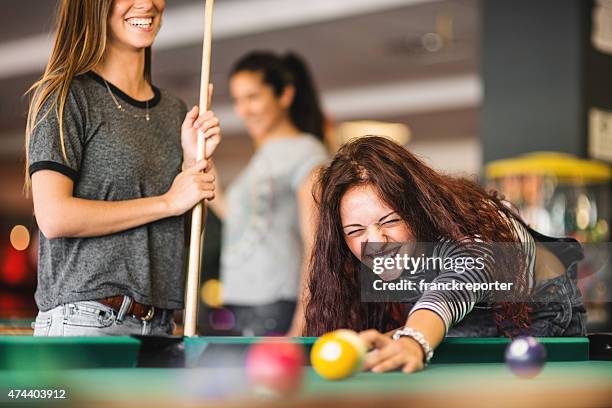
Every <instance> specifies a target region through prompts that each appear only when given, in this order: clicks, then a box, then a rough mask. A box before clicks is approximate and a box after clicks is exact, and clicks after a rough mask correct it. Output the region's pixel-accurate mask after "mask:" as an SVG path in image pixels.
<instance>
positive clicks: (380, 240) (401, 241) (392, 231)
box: [340, 184, 415, 280]
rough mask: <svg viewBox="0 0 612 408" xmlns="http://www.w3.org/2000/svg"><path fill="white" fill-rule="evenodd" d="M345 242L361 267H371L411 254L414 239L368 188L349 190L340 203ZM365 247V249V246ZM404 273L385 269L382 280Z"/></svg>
mask: <svg viewBox="0 0 612 408" xmlns="http://www.w3.org/2000/svg"><path fill="white" fill-rule="evenodd" d="M340 217H341V222H342V228H343V231H344V240H345V242H346V244H347V246H348V247H349V249H350V251H351V252H352V253H353V255H355V257H356V258H357V259H359V260H360V261H361V262H362V263H364V264H366V265H368V266H369V267H372V265H373V263H374V259H375V258H377V257H379V258H380V257H382V258H395V257H396V255H400V256H403V255H404V254H411V253H412V252H413V247H412V245H411V244H414V242H415V237H414V235H413V234H412V232H411V230H410V227H409V225H408V224H407V223H406V222H405V221H404V220H403V219H402V218H401V217H400V215H399V214H398V213H397V212H396V211H395V210H394V209H393V208H391V207H389V205H388V204H387V203H385V202H384V201H383V200H382V199H381V198H380V197H379V195H378V194H377V192H376V190H375V189H374V188H373V187H372V186H371V185H367V184H366V185H358V186H354V187H352V188H350V189H349V190H348V191H346V193H344V195H343V196H342V199H341V201H340ZM366 244H367V245H366ZM402 271H403V269H401V268H399V269H397V268H390V269H386V270H385V272H383V273H382V274H381V275H380V276H381V278H382V279H384V280H392V279H395V278H397V277H398V276H399V275H400V274H401V273H402Z"/></svg>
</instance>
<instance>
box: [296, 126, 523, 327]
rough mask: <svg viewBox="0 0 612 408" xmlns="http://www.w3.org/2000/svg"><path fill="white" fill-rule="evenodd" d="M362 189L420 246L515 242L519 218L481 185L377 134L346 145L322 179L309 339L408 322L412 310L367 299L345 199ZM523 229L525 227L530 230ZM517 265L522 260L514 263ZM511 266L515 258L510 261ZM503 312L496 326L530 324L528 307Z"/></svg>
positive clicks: (516, 305) (510, 274) (509, 274)
mask: <svg viewBox="0 0 612 408" xmlns="http://www.w3.org/2000/svg"><path fill="white" fill-rule="evenodd" d="M357 185H370V186H372V187H373V188H374V189H375V191H377V192H378V194H379V196H380V197H381V199H382V200H383V201H385V203H386V204H387V205H389V206H390V207H391V208H392V209H394V210H395V211H396V212H397V213H398V214H399V215H400V216H401V217H402V219H403V220H404V221H405V222H407V223H408V225H409V226H410V229H411V231H412V233H413V234H414V236H415V238H416V240H417V241H419V242H436V241H438V240H440V239H448V240H452V241H460V240H462V239H464V238H465V237H476V236H477V237H479V239H481V240H483V241H484V242H490V243H497V242H515V241H517V235H516V234H515V232H514V229H513V227H512V225H511V221H510V219H511V218H512V217H514V218H515V219H517V220H518V221H519V222H521V223H522V221H521V220H520V219H519V218H518V216H517V214H516V213H515V212H514V211H513V210H511V209H510V208H508V207H507V206H506V205H504V204H503V203H502V201H501V198H500V197H498V196H497V195H496V194H494V193H488V192H486V191H484V190H483V189H482V188H481V187H480V186H479V185H478V184H476V183H475V182H474V181H471V180H468V179H466V178H454V177H451V176H448V175H444V174H440V173H438V172H437V171H435V170H433V169H432V168H430V167H429V166H427V165H425V164H424V163H423V162H422V161H421V160H419V159H418V158H417V157H416V156H415V155H413V154H412V153H410V152H409V151H408V150H407V149H406V148H404V147H402V146H400V145H398V144H396V143H394V142H392V141H390V140H388V139H386V138H383V137H378V136H367V137H363V138H359V139H356V140H354V141H352V142H349V143H347V144H346V145H344V146H343V147H342V148H341V149H340V150H339V151H338V153H337V154H336V156H335V158H334V159H333V161H332V162H331V164H330V165H329V166H328V167H327V168H326V169H324V170H323V171H322V172H321V173H320V175H319V178H318V181H317V185H316V188H317V191H316V196H318V204H319V223H318V227H317V233H316V237H315V243H314V247H313V252H312V258H311V263H310V277H309V282H308V287H309V292H310V293H309V299H307V301H308V303H307V306H306V312H305V313H306V333H305V334H306V335H308V336H319V335H321V334H323V333H325V332H327V331H330V330H333V329H337V328H350V329H353V330H364V329H370V328H375V329H378V330H380V331H388V330H391V329H393V328H397V327H399V326H402V325H403V324H405V321H406V318H407V312H408V310H406V305H403V304H400V303H384V302H381V303H366V302H361V301H360V297H359V294H360V282H359V270H360V262H359V260H358V259H357V258H356V257H355V256H354V255H353V254H352V253H351V251H350V250H349V248H348V246H347V245H346V243H345V240H344V233H343V230H342V225H341V218H340V201H341V198H342V196H343V195H344V193H345V192H346V191H347V190H348V189H349V188H351V187H353V186H357ZM523 225H524V224H523ZM514 260H516V258H514ZM508 262H510V260H508ZM506 266H507V268H502V270H501V271H499V272H496V273H499V274H500V275H501V277H503V278H505V279H511V280H509V281H510V282H516V284H517V285H518V286H519V287H521V288H522V289H524V288H525V287H526V285H527V282H524V281H522V278H521V277H520V276H519V274H517V273H516V271H513V270H511V269H512V268H511V267H510V265H509V264H508V265H506ZM498 306H499V307H498V308H496V310H497V312H496V313H497V316H496V321H498V322H500V324H501V322H507V321H508V320H510V321H512V322H514V323H515V324H518V325H525V324H526V319H527V310H526V306H525V305H524V304H522V303H520V302H508V303H506V304H503V305H498Z"/></svg>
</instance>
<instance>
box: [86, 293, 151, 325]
mask: <svg viewBox="0 0 612 408" xmlns="http://www.w3.org/2000/svg"><path fill="white" fill-rule="evenodd" d="M96 302H98V303H102V304H103V305H106V306H108V307H110V308H112V309H113V310H114V311H115V312H117V313H119V309H121V305H122V304H123V296H111V297H107V298H104V299H97V300H96ZM125 314H126V315H131V316H134V317H136V318H138V319H140V320H142V321H145V322H146V321H149V320H151V319H152V318H153V316H155V306H151V305H144V304H142V303H138V302H136V301H135V300H134V299H132V303H131V304H130V307H129V308H128V310H127V312H126V313H125Z"/></svg>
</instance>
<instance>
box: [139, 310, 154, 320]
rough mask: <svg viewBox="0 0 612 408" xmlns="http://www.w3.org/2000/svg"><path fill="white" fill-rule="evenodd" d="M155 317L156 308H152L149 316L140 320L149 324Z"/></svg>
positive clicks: (148, 313)
mask: <svg viewBox="0 0 612 408" xmlns="http://www.w3.org/2000/svg"><path fill="white" fill-rule="evenodd" d="M153 316H155V306H151V308H150V309H149V311H148V312H147V315H146V316H145V317H142V318H141V319H140V320H142V321H143V322H148V321H149V320H151V319H152V318H153Z"/></svg>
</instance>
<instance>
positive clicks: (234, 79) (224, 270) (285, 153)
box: [213, 52, 327, 335]
mask: <svg viewBox="0 0 612 408" xmlns="http://www.w3.org/2000/svg"><path fill="white" fill-rule="evenodd" d="M230 93H231V96H232V98H233V101H234V108H235V111H236V113H237V114H238V116H239V117H240V118H241V119H242V121H243V122H244V124H245V126H246V129H247V131H248V133H249V136H250V137H251V138H252V140H253V142H254V144H255V150H256V151H255V155H254V156H253V157H252V158H251V160H250V162H249V163H248V165H247V166H246V168H245V169H244V170H243V171H242V173H241V174H240V175H239V176H238V177H237V179H236V180H235V181H234V183H233V184H232V185H231V186H230V188H229V189H228V192H227V198H226V205H224V206H223V208H222V209H221V211H218V212H221V213H222V216H223V213H224V214H225V216H224V232H223V247H222V254H221V279H222V282H223V298H224V303H225V305H226V306H228V307H229V308H230V309H231V310H232V311H233V312H234V314H235V316H236V321H237V327H236V328H237V331H238V332H240V333H242V334H243V335H264V334H284V333H286V332H288V331H289V329H290V327H291V325H292V324H294V325H301V322H298V321H295V322H294V316H302V315H303V313H301V312H300V313H296V309H298V310H301V304H300V303H299V302H296V300H297V299H298V296H299V292H300V290H301V289H300V287H301V282H302V271H303V270H304V269H305V263H306V262H305V260H306V259H307V258H308V254H309V253H310V246H311V241H312V236H313V231H312V225H313V216H312V211H313V207H314V205H313V196H312V180H313V173H314V170H315V169H316V168H317V167H318V166H320V165H322V164H324V163H325V162H326V161H327V152H326V150H325V147H324V146H323V143H322V142H321V141H322V139H323V114H322V111H321V108H320V106H319V100H318V96H317V92H316V90H315V87H314V84H313V82H312V79H311V77H310V75H309V73H308V70H307V68H306V66H305V64H304V62H303V61H302V60H301V59H300V58H299V57H297V56H296V55H293V54H287V55H284V56H279V55H276V54H273V53H269V52H254V53H251V54H248V55H246V56H244V57H243V58H242V59H240V60H239V61H238V62H237V63H236V64H235V66H234V67H233V69H232V71H231V74H230ZM215 201H217V200H215ZM215 201H213V205H218V203H215ZM213 209H214V207H213ZM296 306H297V307H296Z"/></svg>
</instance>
